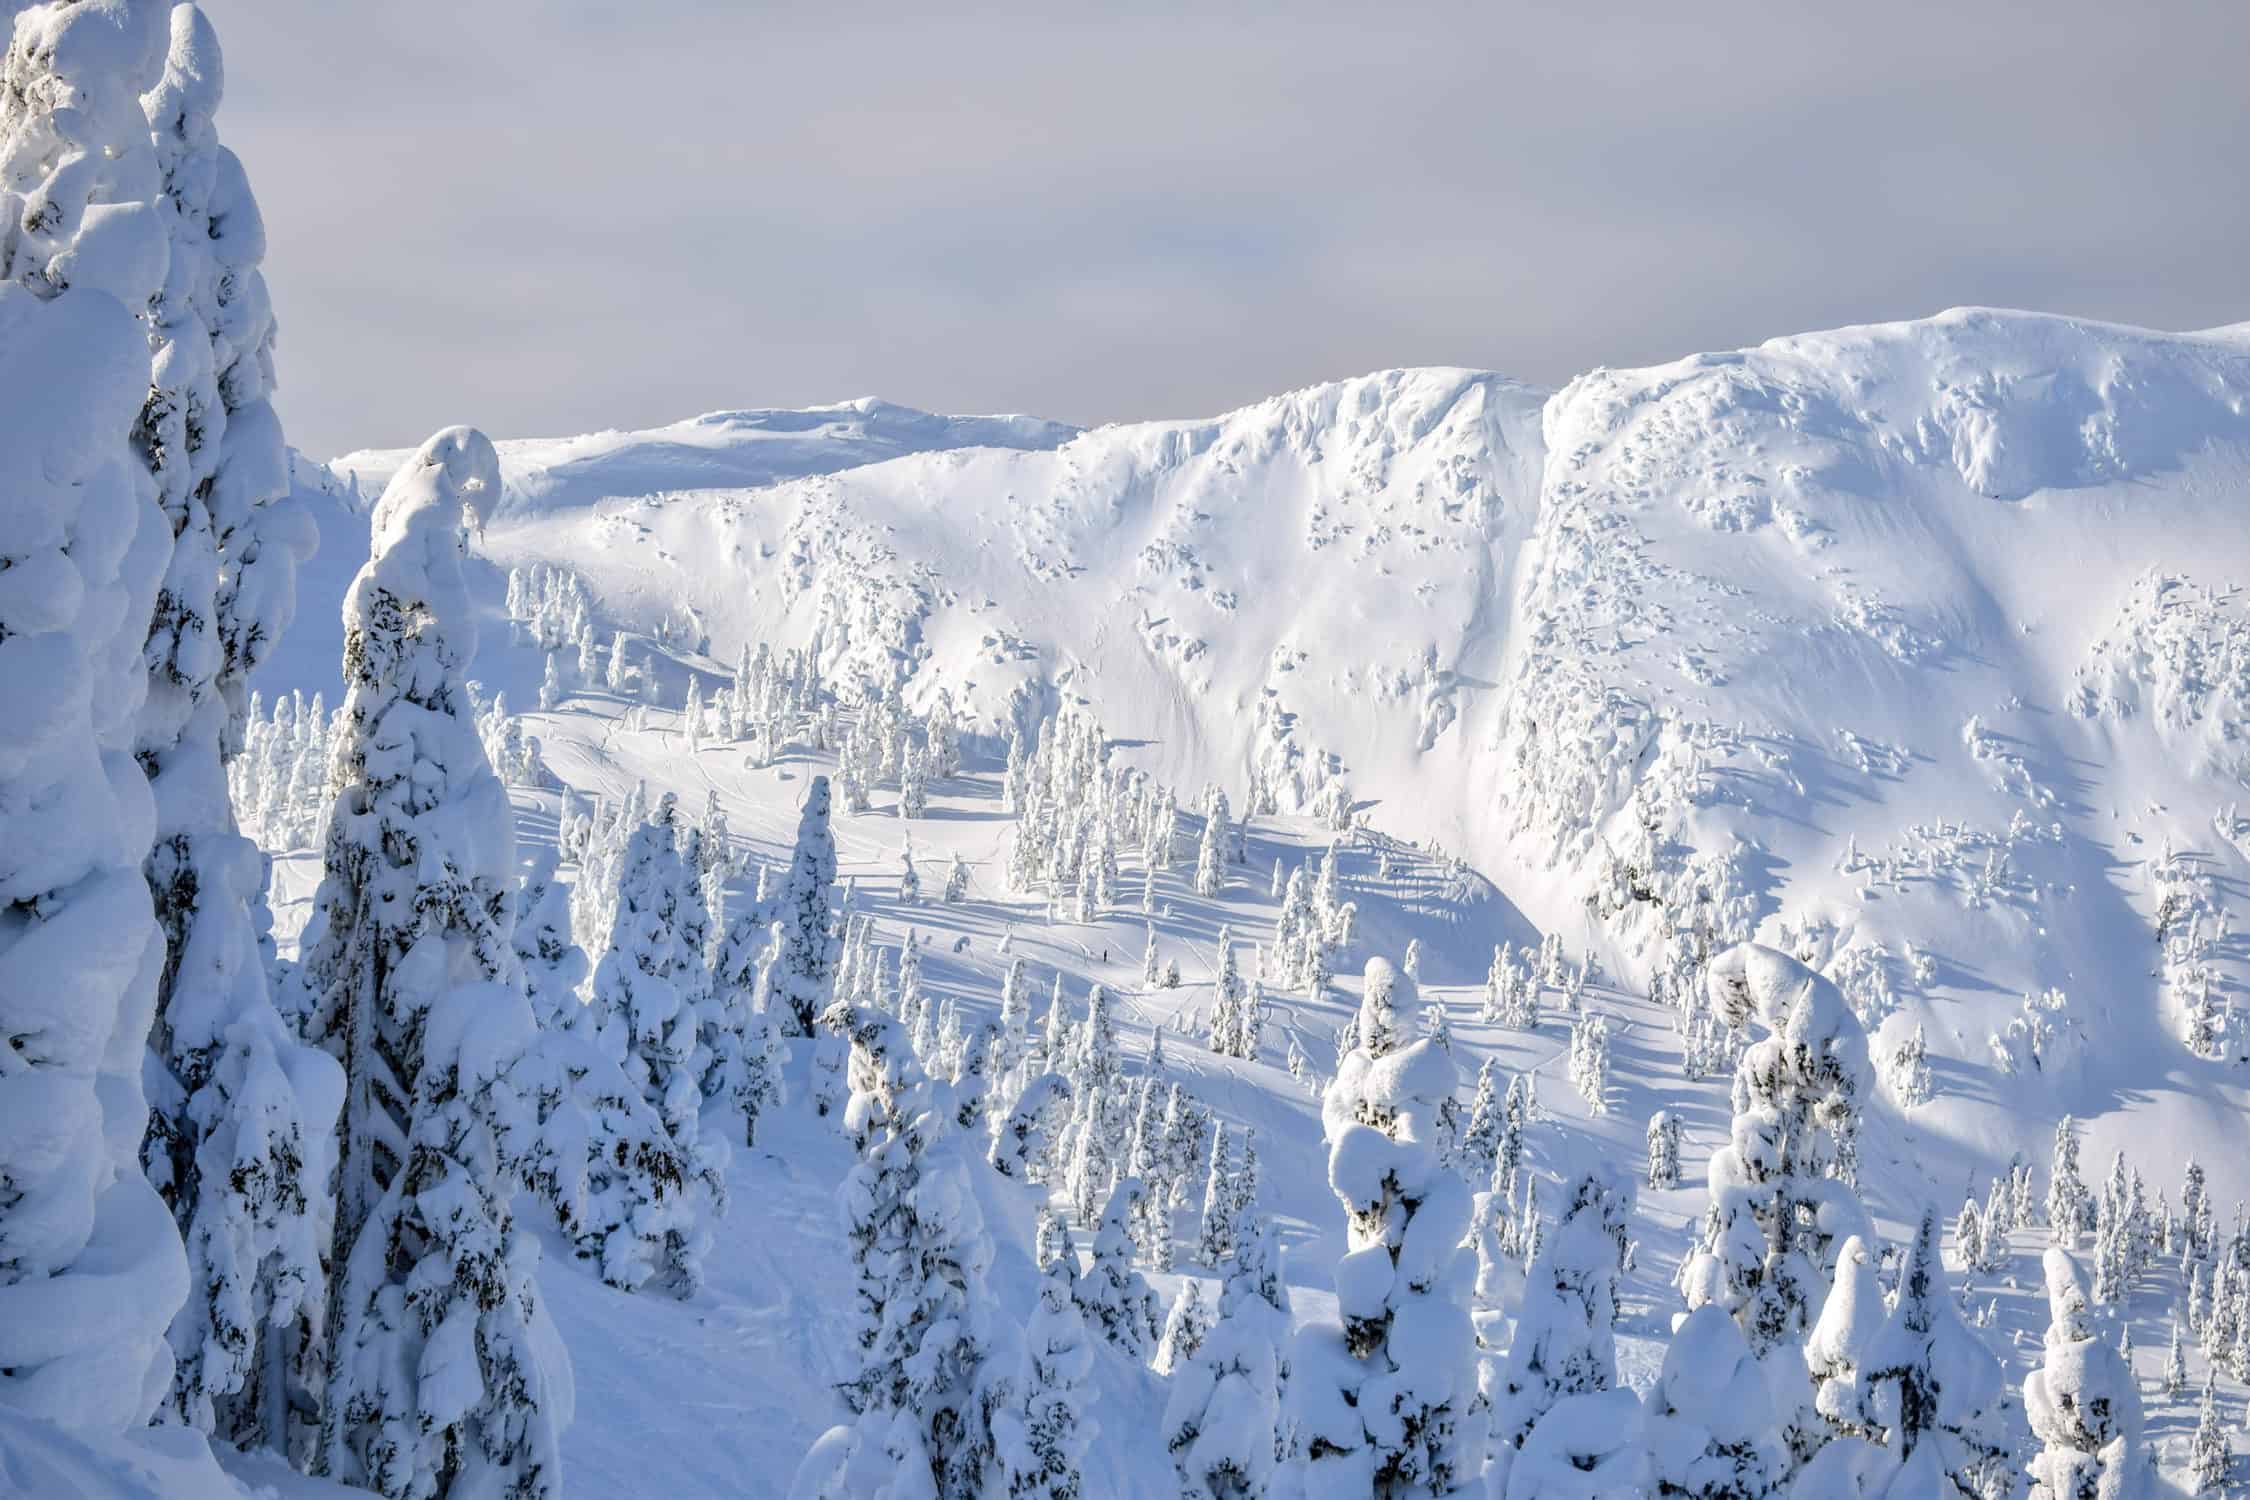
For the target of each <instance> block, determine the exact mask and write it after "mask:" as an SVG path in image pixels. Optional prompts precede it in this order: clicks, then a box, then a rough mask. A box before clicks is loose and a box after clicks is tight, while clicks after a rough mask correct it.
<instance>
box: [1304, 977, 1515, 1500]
mask: <svg viewBox="0 0 2250 1500" xmlns="http://www.w3.org/2000/svg"><path fill="white" fill-rule="evenodd" d="M1400 991H1405V992H1406V994H1405V1001H1404V1003H1401V1002H1400V1000H1399V992H1400ZM1411 1001H1412V981H1410V980H1405V979H1403V978H1401V977H1399V976H1398V975H1397V974H1396V972H1395V971H1394V970H1393V969H1392V968H1391V965H1390V964H1389V963H1388V962H1387V961H1385V960H1383V959H1379V958H1378V959H1371V960H1369V962H1368V965H1367V973H1366V976H1365V979H1364V981H1363V987H1362V997H1361V1003H1360V1012H1361V1021H1360V1028H1359V1045H1357V1046H1356V1047H1354V1048H1353V1049H1352V1050H1351V1051H1350V1052H1349V1053H1348V1054H1346V1055H1345V1056H1344V1058H1343V1059H1342V1060H1341V1061H1340V1062H1339V1064H1338V1066H1337V1072H1336V1079H1335V1081H1334V1082H1333V1083H1331V1084H1330V1085H1329V1087H1328V1092H1327V1094H1326V1095H1325V1096H1324V1097H1323V1099H1322V1100H1321V1123H1322V1128H1323V1133H1324V1135H1325V1136H1326V1138H1327V1141H1328V1148H1329V1167H1328V1178H1329V1184H1330V1186H1331V1187H1332V1188H1334V1190H1335V1192H1336V1196H1337V1197H1338V1198H1339V1199H1341V1200H1342V1201H1343V1204H1344V1212H1345V1224H1346V1243H1347V1245H1348V1246H1349V1247H1350V1248H1349V1250H1348V1252H1347V1253H1346V1255H1345V1256H1344V1258H1343V1260H1342V1261H1341V1262H1339V1263H1338V1266H1337V1272H1336V1293H1337V1309H1338V1312H1339V1313H1340V1314H1341V1317H1342V1326H1340V1327H1327V1328H1319V1327H1315V1328H1308V1329H1307V1330H1305V1331H1304V1333H1303V1334H1301V1335H1300V1338H1299V1343H1298V1349H1299V1355H1298V1360H1297V1362H1296V1367H1297V1372H1298V1378H1297V1380H1296V1381H1295V1382H1293V1389H1294V1390H1295V1391H1296V1392H1297V1393H1298V1397H1297V1401H1296V1404H1297V1407H1298V1421H1299V1424H1300V1427H1301V1430H1302V1432H1303V1435H1304V1438H1305V1440H1306V1442H1307V1443H1308V1445H1309V1446H1308V1449H1307V1457H1308V1459H1309V1461H1310V1465H1311V1467H1310V1470H1309V1471H1308V1474H1307V1481H1308V1488H1309V1489H1312V1490H1313V1491H1314V1492H1316V1493H1321V1494H1337V1495H1342V1494H1346V1493H1354V1494H1378V1495H1385V1496H1406V1495H1446V1494H1451V1493H1453V1492H1454V1491H1456V1490H1457V1489H1459V1488H1460V1487H1461V1486H1462V1485H1464V1484H1466V1483H1468V1482H1469V1481H1471V1480H1472V1479H1474V1478H1475V1455H1476V1453H1477V1452H1478V1451H1479V1449H1480V1448H1481V1446H1482V1434H1481V1433H1480V1432H1478V1431H1477V1430H1475V1429H1476V1428H1477V1426H1478V1425H1479V1424H1478V1423H1477V1422H1475V1421H1474V1420H1473V1418H1472V1409H1473V1407H1474V1405H1475V1401H1476V1395H1477V1392H1476V1375H1475V1349H1476V1337H1475V1333H1474V1331H1473V1330H1472V1328H1471V1326H1470V1322H1469V1310H1468V1302H1469V1295H1470V1290H1471V1283H1472V1282H1473V1279H1474V1262H1473V1258H1471V1257H1468V1256H1466V1255H1464V1254H1463V1252H1462V1249H1461V1246H1462V1241H1463V1238H1464V1237H1465V1235H1466V1233H1467V1231H1468V1226H1469V1208H1470V1203H1469V1193H1468V1190H1467V1188H1466V1187H1465V1186H1463V1184H1462V1182H1461V1179H1460V1178H1459V1176H1457V1175H1456V1174H1455V1173H1453V1172H1451V1171H1448V1170H1446V1169H1445V1168H1443V1167H1442V1166H1441V1165H1440V1164H1439V1162H1438V1157H1437V1150H1436V1141H1435V1132H1436V1127H1437V1113H1438V1106H1439V1104H1440V1103H1441V1102H1442V1101H1444V1100H1447V1099H1451V1098H1452V1097H1453V1094H1454V1091H1455V1089H1456V1088H1457V1087H1458V1082H1459V1078H1458V1074H1457V1072H1456V1070H1455V1068H1454V1064H1453V1060H1452V1058H1451V1057H1450V1056H1449V1055H1448V1054H1447V1053H1446V1052H1445V1051H1444V1050H1443V1049H1442V1048H1440V1047H1438V1046H1436V1045H1435V1044H1433V1043H1431V1042H1429V1041H1427V1040H1421V1041H1417V1040H1414V1039H1413V1037H1412V1033H1411V1028H1412V1025H1413V1017H1414V1014H1415V1007H1414V1006H1413V1004H1412V1003H1411Z"/></svg>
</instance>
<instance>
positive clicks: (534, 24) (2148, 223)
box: [205, 0, 2250, 457]
mask: <svg viewBox="0 0 2250 1500" xmlns="http://www.w3.org/2000/svg"><path fill="white" fill-rule="evenodd" d="M205 7H206V9H207V10H208V11H209V12H210V14H211V16H212V19H213V21H214V22H215V23H216V24H217V26H218V29H219V35H220V39H221V41H222V43H223V44H224V46H225V49H226V54H227V98H226V103H225V105H224V106H223V108H222V110H221V112H220V116H219V129H220V133H221V137H222V139H224V140H226V141H227V142H228V143H229V144H231V145H232V146H233V147H234V149H235V150H236V152H237V153H238V154H239V155H240V156H241V157H242V159H243V161H244V164H245V166H246V167H247V168H248V170H249V173H250V180H251V183H252V186H253V188H254V190H255V191H256V193H257V195H258V199H259V203H260V205H261V208H262V210H263V213H264V216H265V220H266V228H267V235H268V252H267V262H266V275H267V279H268V282H269V284H270V286H271V289H272V293H273V298H274V303H275V307H276V311H277V314H278V316H279V319H280V323H281V347H280V354H279V358H280V373H281V393H280V405H281V414H282V418H283V421H284V423H285V425H286V426H287V428H288V431H289V434H290V437H291V440H292V441H293V442H294V443H295V444H296V445H297V446H299V447H301V448H303V449H305V450H306V451H307V452H309V453H311V454H313V455H314V456H316V457H327V456H330V455H333V454H335V453H339V452H342V451H345V450H348V449H352V448H358V447H366V446H401V445H409V444H413V443H418V442H419V441H420V440H421V439H422V438H423V437H425V436H427V435H428V434H429V433H430V432H432V431H434V430H436V429H437V428H439V427H442V426H446V425H448V424H450V423H454V422H471V423H474V424H476V425H478V426H481V427H483V428H485V429H486V430H487V431H489V432H491V433H492V434H493V435H495V436H504V437H505V436H557V435H564V434H568V433H572V432H579V431H586V430H591V429H596V428H604V427H620V428H633V427H645V426H653V425H659V424H662V423H665V422H669V421H673V420H677V419H680V418H683V417H688V416H693V415H695V414H698V413H701V412H706V411H716V410H725V409H732V408H742V407H754V406H808V405H814V404H819V403H823V402H830V401H842V400H848V399H850V398H853V397H857V396H864V395H875V396H882V397H885V398H888V399H890V400H893V401H899V402H904V403H907V404H910V405H914V406H921V407H926V408H929V409H932V410H939V411H951V412H995V411H1022V412H1031V413H1035V414H1037V415H1040V416H1045V417H1050V418H1055V419H1059V420H1064V421H1071V422H1077V423H1085V424H1092V423H1097V422H1104V421H1126V420H1136V419H1142V418H1152V417H1192V416H1206V415H1212V414H1216V413H1218V412H1221V411H1225V410H1229V409H1232V408H1234V407H1237V406H1241V405H1244V404H1247V403H1249V402H1251V401H1255V400H1257V399H1259V398H1261V397H1264V396H1267V395H1271V394H1273V393H1275V392H1278V391H1283V390H1289V389H1293V388H1296V387H1300V386H1305V385H1310V384H1313V383H1316V382H1318V381H1322V380H1328V379H1334V378H1339V377H1343V376H1348V375H1353V374H1359V373H1364V372H1366V371H1369V370H1374V369H1381V368H1386V367H1390V366H1398V365H1425V364H1458V365H1471V366H1477V367H1481V368H1488V369H1496V370H1501V371H1504V372H1506V373H1508V374H1512V375H1516V376H1519V377H1521V378H1524V379H1527V380H1531V381H1534V382H1538V383H1542V384H1560V383H1561V382H1563V381H1565V380H1567V379H1569V378H1570V376H1571V375H1573V374H1574V373H1576V372H1579V371H1581V370H1585V369H1588V368H1591V367H1594V366H1597V365H1611V366H1630V365H1640V364H1648V363H1653V362H1658V361H1663V360H1668V359H1674V358H1677V357H1680V356H1682V355H1685V354H1689V353H1694V352H1697V351H1700V350H1706V349H1722V348H1733V347H1738V346H1741V345H1745V344H1753V343H1757V342H1759V341H1760V340H1763V339H1766V338H1769V337H1773V336H1776V335H1780V334H1785V333H1794V332H1801V331H1806V330H1810V329H1817V328H1825V327H1831V326H1835V325H1838V324H1844V323H1857V322H1868V321H1876V320H1885V319H1894V318H1908V317H1919V316H1924V315H1927V314H1930V313H1934V312H1938V311H1940V310H1942V309H1944V308H1947V307H1952V306H1958V305H1964V304H1987V305H1999V306H2011V307H2030V308H2039V309H2044V310H2048V311H2054V312H2063V313H2071V314H2075V315H2080V316H2085V317H2091V318H2100V319H2108V320H2114V321H2120V322H2129V323H2138V324H2143V325H2147V326H2151V327H2158V328H2172V329H2191V328H2205V327H2212V326H2216V325H2219V324H2224V323H2233V322H2239V321H2243V320H2246V319H2250V276H2246V275H2245V270H2246V268H2250V193H2246V192H2244V191H2243V182H2242V173H2243V164H2244V163H2245V162H2250V103H2246V98H2250V86H2246V85H2245V83H2244V81H2243V80H2244V62H2245V59H2246V58H2250V5H2241V4H2231V3H2171V0H2137V3H2133V4H2120V3H2116V0H2107V3H2103V4H2087V3H2080V0H2043V3H2040V4H2037V5H2033V4H2028V3H1998V0H1995V3H1990V4H1979V5H1960V4H1957V3H1956V4H1951V5H1945V6H1938V5H1925V4H1921V3H1902V0H1880V3H1877V0H1869V3H1862V4H1858V5H1853V6H1848V7H1847V6H1844V5H1837V4H1829V3H1814V4H1794V5H1779V4H1776V5H1769V6H1749V5H1739V4H1733V3H1724V0H1719V3H1709V4H1704V5H1699V6H1692V7H1690V6H1681V5H1678V4H1676V3H1675V4H1663V5H1642V4H1637V3H1628V4H1618V5H1602V6H1594V5H1584V4H1567V5H1503V4H1496V3H1491V0H1484V3H1430V4H1413V3H1403V0H1399V3H1382V4H1378V3H1374V0H1363V3H1361V4H1357V5H1352V6H1330V5H1325V4H1320V3H1301V4H1297V5H1291V6H1287V7H1252V6H1247V5H1224V4H1210V3H1208V0H1206V3H1204V4H1201V5H1194V6H1180V7H1171V6H1154V5H1139V4H1124V3H1118V4H1110V5H1104V6H1099V7H1094V6H1087V7H1077V6H1072V5H1067V4H1062V3H1050V4H1047V5H1041V6H1031V5H1023V6H956V5H947V6H940V7H929V6H923V7H918V8H914V9H907V8H904V7H893V6H887V5H883V4H876V3H872V0H870V3H864V4H853V5H817V6H812V5H797V6H790V7H769V6H763V5H751V4H726V3H717V0H711V3H687V0H680V3H671V0H646V3H643V4H594V3H586V0H553V3H546V4H532V3H524V0H477V3H475V4H462V3H460V0H443V3H433V0H384V3H381V4H366V3H348V0H205ZM940 12H944V13H940Z"/></svg>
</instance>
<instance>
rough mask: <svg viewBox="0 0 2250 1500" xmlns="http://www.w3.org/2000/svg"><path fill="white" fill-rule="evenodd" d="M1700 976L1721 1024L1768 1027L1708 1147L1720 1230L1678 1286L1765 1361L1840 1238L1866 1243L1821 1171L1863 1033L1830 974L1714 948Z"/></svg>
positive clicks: (1844, 1200)
mask: <svg viewBox="0 0 2250 1500" xmlns="http://www.w3.org/2000/svg"><path fill="white" fill-rule="evenodd" d="M1706 983H1707V985H1708V987H1709V993H1710V1001H1711V1006H1712V1009H1713V1011H1714V1012H1715V1013H1716V1014H1717V1016H1718V1019H1720V1020H1721V1021H1723V1022H1724V1023H1725V1024H1727V1025H1728V1026H1734V1027H1739V1026H1744V1025H1747V1024H1749V1023H1750V1022H1751V1021H1753V1020H1755V1021H1757V1022H1758V1023H1759V1024H1761V1025H1762V1026H1764V1027H1765V1028H1766V1033H1767V1034H1766V1035H1765V1036H1763V1037H1761V1038H1759V1040H1758V1041H1756V1042H1754V1043H1752V1044H1751V1046H1750V1047H1749V1048H1748V1049H1747V1050H1746V1051H1745V1052H1744V1053H1743V1058H1742V1062H1741V1064H1740V1066H1739V1067H1738V1068H1737V1070H1736V1073H1735V1114H1734V1121H1733V1126H1732V1130H1731V1133H1730V1137H1729V1140H1728V1143H1727V1144H1726V1145H1724V1146H1722V1147H1720V1148H1719V1149H1718V1150H1717V1151H1715V1152H1713V1153H1712V1155H1711V1162H1710V1167H1709V1180H1710V1190H1711V1201H1712V1205H1713V1208H1714V1209H1715V1210H1716V1214H1715V1227H1716V1230H1717V1238H1716V1240H1715V1241H1713V1242H1710V1243H1706V1244H1705V1245H1704V1246H1703V1247H1702V1248H1701V1249H1700V1250H1699V1251H1697V1253H1696V1254H1695V1255H1694V1256H1693V1257H1692V1258H1691V1259H1690V1261H1689V1263H1688V1265H1687V1266H1686V1267H1685V1269H1684V1270H1683V1272H1682V1282H1683V1286H1684V1288H1685V1290H1686V1292H1687V1301H1688V1307H1689V1309H1690V1310H1691V1311H1692V1310H1693V1309H1695V1308H1697V1307H1701V1306H1702V1305H1703V1304H1705V1303H1706V1302H1719V1303H1722V1304H1723V1305H1725V1306H1726V1307H1727V1308H1728V1309H1729V1310H1730V1311H1732V1312H1733V1313H1734V1316H1735V1320H1736V1321H1737V1322H1738V1323H1740V1324H1741V1325H1742V1330H1743V1336H1744V1337H1745V1338H1746V1339H1748V1340H1749V1343H1750V1348H1751V1350H1752V1352H1753V1353H1755V1354H1757V1355H1758V1356H1759V1357H1760V1358H1761V1359H1763V1358H1765V1357H1766V1356H1767V1355H1768V1354H1769V1353H1770V1352H1771V1351H1773V1350H1774V1349H1776V1348H1782V1347H1790V1346H1794V1345H1796V1344H1798V1343H1800V1342H1802V1340H1803V1338H1804V1333H1805V1329H1806V1327H1807V1326H1808V1325H1809V1324H1810V1322H1811V1320H1812V1317H1813V1314H1814V1311H1815V1309H1816V1306H1817V1303H1818V1301H1819V1300H1820V1299H1821V1297H1822V1296H1823V1295H1824V1291H1825V1283H1826V1280H1827V1268H1828V1266H1829V1264H1830V1263H1831V1260H1832V1256H1833V1254H1834V1248H1835V1246H1836V1245H1838V1244H1840V1243H1841V1241H1842V1240H1843V1239H1844V1238H1845V1237H1846V1236H1848V1235H1851V1234H1855V1233H1856V1234H1860V1235H1861V1236H1862V1238H1865V1239H1872V1238H1873V1235H1872V1232H1871V1231H1870V1230H1869V1228H1868V1226H1867V1223H1866V1214H1865V1211H1864V1210H1862V1209H1861V1208H1860V1206H1859V1201H1858V1198H1857V1196H1856V1195H1855V1194H1854V1193H1853V1192H1852V1190H1851V1189H1850V1188H1849V1187H1848V1186H1846V1185H1845V1184H1844V1183H1843V1182H1841V1181H1839V1180H1837V1179H1836V1178H1834V1177H1832V1176H1830V1175H1828V1169H1829V1167H1830V1165H1831V1164H1832V1163H1834V1162H1835V1161H1836V1160H1837V1156H1838V1153H1839V1150H1840V1145H1841V1142H1842V1141H1843V1140H1845V1139H1846V1138H1848V1137H1849V1136H1850V1134H1851V1133H1852V1132H1853V1131H1854V1130H1855V1129H1856V1121H1857V1114H1858V1110H1859V1107H1860V1101H1861V1099H1862V1098H1864V1097H1865V1094H1866V1087H1867V1038H1866V1034H1865V1033H1864V1032H1862V1031H1861V1030H1860V1027H1859V1022H1858V1020H1857V1019H1856V1018H1854V1016H1853V1015H1852V1012H1851V1008H1850V1007H1849V1006H1848V1005H1847V1004H1845V1002H1844V998H1843V996H1842V994H1841V993H1839V992H1838V991H1837V989H1836V987H1835V986H1834V985H1833V984H1832V983H1830V982H1829V981H1828V980H1827V979H1826V978H1824V977H1823V976H1822V975H1820V974H1819V973H1817V972H1815V971H1814V970H1812V969H1811V968H1808V967H1807V966H1806V965H1804V964H1802V963H1799V962H1798V961H1797V960H1796V959H1793V958H1790V957H1788V956H1787V955H1786V954H1782V953H1777V952H1775V951H1774V950H1772V949H1770V948H1760V947H1756V946H1754V945H1750V944H1745V945H1743V946H1740V947H1737V948H1733V949H1730V950H1728V951H1727V952H1725V953H1722V954H1721V955H1719V957H1718V958H1716V959H1714V960H1713V961H1712V963H1711V965H1710V967H1709V969H1708V970H1707V972H1706ZM1791 1357H1794V1352H1793V1349H1792V1355H1791ZM1782 1420H1783V1421H1784V1423H1787V1422H1788V1421H1789V1416H1788V1414H1787V1413H1783V1414H1782Z"/></svg>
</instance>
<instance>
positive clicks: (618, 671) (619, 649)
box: [602, 630, 633, 694]
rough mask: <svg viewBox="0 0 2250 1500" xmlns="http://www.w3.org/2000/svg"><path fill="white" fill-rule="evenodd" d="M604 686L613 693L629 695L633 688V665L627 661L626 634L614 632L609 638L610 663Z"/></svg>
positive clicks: (603, 681)
mask: <svg viewBox="0 0 2250 1500" xmlns="http://www.w3.org/2000/svg"><path fill="white" fill-rule="evenodd" d="M606 670H607V675H606V676H605V677H604V678H603V679H602V685H603V686H604V687H606V688H608V689H609V690H610V691H611V692H613V693H619V694H623V693H628V692H631V691H632V688H633V667H632V663H630V662H628V661H627V660H626V659H625V632H624V631H622V630H617V631H612V632H611V633H610V637H609V663H608V667H607V669H606Z"/></svg>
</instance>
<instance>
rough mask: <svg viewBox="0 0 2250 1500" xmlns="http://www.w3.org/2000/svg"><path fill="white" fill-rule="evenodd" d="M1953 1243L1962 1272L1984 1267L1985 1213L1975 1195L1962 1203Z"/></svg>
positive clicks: (1955, 1221) (1971, 1195)
mask: <svg viewBox="0 0 2250 1500" xmlns="http://www.w3.org/2000/svg"><path fill="white" fill-rule="evenodd" d="M1953 1243H1954V1245H1955V1246H1956V1248H1957V1249H1958V1251H1959V1254H1960V1257H1961V1269H1962V1270H1964V1271H1975V1270H1978V1269H1980V1268H1981V1267H1982V1266H1983V1265H1984V1261H1985V1253H1984V1211H1983V1210H1982V1209H1980V1208H1978V1207H1977V1200H1976V1195H1975V1194H1974V1193H1971V1194H1970V1195H1969V1197H1968V1198H1967V1200H1966V1201H1964V1202H1963V1203H1962V1205H1961V1212H1960V1213H1959V1214H1958V1215H1956V1216H1955V1218H1954V1220H1953Z"/></svg>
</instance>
